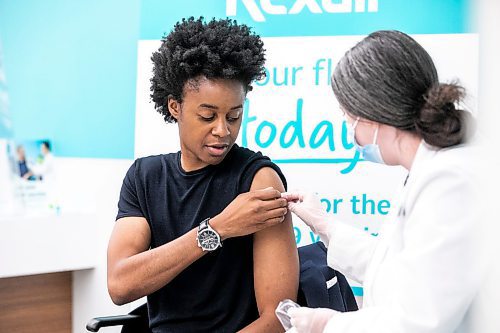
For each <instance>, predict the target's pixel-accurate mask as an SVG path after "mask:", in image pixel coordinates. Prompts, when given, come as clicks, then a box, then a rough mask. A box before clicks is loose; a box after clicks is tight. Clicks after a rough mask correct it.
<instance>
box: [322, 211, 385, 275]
mask: <svg viewBox="0 0 500 333" xmlns="http://www.w3.org/2000/svg"><path fill="white" fill-rule="evenodd" d="M328 238H329V243H328V256H327V258H328V266H330V267H332V268H333V269H335V270H337V271H339V272H341V273H342V274H344V275H345V276H346V277H348V278H349V279H351V280H354V281H356V282H358V283H363V281H364V277H365V271H366V268H367V266H368V264H369V263H370V261H371V258H372V255H373V252H374V251H375V247H376V245H377V242H378V239H377V238H376V237H374V236H371V235H369V234H368V233H366V232H364V231H362V230H359V229H356V228H354V227H351V226H349V225H347V224H345V223H342V222H338V221H334V222H333V223H332V224H331V227H330V230H329V237H328Z"/></svg>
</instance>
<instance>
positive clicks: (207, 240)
mask: <svg viewBox="0 0 500 333" xmlns="http://www.w3.org/2000/svg"><path fill="white" fill-rule="evenodd" d="M198 241H199V242H200V246H201V248H202V249H204V250H207V251H213V250H215V249H216V248H217V247H218V246H219V243H220V242H219V237H218V235H217V234H216V233H215V232H213V231H212V230H203V231H201V232H200V233H199V234H198Z"/></svg>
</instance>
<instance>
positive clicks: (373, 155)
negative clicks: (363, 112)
mask: <svg viewBox="0 0 500 333" xmlns="http://www.w3.org/2000/svg"><path fill="white" fill-rule="evenodd" d="M358 122H359V117H357V118H356V121H355V122H354V124H353V125H352V126H349V127H348V136H349V138H350V139H351V142H353V143H354V147H355V148H356V150H357V151H359V152H360V153H361V156H362V157H363V159H364V160H365V161H370V162H374V163H380V164H385V162H384V159H383V158H382V155H381V154H380V147H379V146H378V144H377V135H378V126H377V129H376V130H375V134H374V135H373V143H372V144H367V145H364V146H361V145H360V144H359V143H358V142H357V141H356V126H357V125H358Z"/></svg>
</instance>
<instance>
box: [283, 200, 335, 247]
mask: <svg viewBox="0 0 500 333" xmlns="http://www.w3.org/2000/svg"><path fill="white" fill-rule="evenodd" d="M281 197H282V198H285V199H286V200H287V201H288V209H289V210H291V211H292V212H293V213H294V214H295V215H297V216H298V217H299V218H300V219H301V220H302V221H304V223H305V224H307V225H308V226H309V227H310V228H311V230H312V231H313V232H314V233H315V234H317V235H319V237H320V238H321V241H322V242H323V243H324V244H325V245H326V246H328V243H329V242H330V239H329V228H330V226H331V225H332V222H333V221H331V219H332V217H331V216H328V214H327V213H326V211H325V208H324V207H323V206H322V205H321V201H320V199H319V197H318V196H317V195H316V194H314V193H312V192H300V191H293V192H284V193H281Z"/></svg>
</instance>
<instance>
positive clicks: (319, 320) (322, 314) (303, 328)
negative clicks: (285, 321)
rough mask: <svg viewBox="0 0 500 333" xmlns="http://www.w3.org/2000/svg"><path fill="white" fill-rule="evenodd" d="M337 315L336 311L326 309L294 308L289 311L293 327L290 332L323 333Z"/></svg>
mask: <svg viewBox="0 0 500 333" xmlns="http://www.w3.org/2000/svg"><path fill="white" fill-rule="evenodd" d="M336 313H337V311H335V310H332V309H325V308H317V309H311V308H306V307H300V308H292V309H290V310H288V315H290V322H291V323H292V326H293V327H292V328H291V329H290V330H289V331H291V330H293V329H294V328H295V329H296V331H295V332H297V333H321V332H323V330H324V329H325V326H326V324H327V323H328V321H329V320H330V319H331V318H332V317H333V316H335V314H336Z"/></svg>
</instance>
